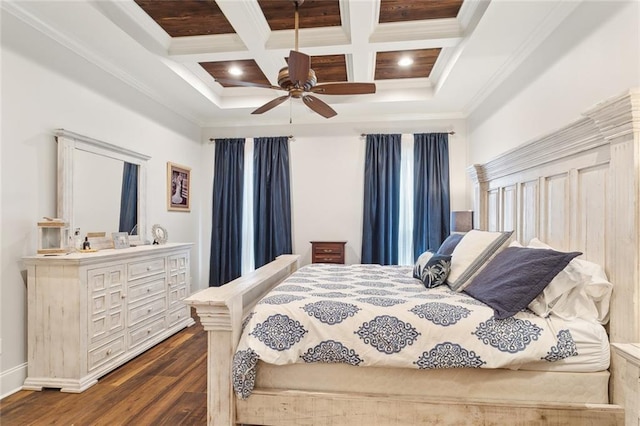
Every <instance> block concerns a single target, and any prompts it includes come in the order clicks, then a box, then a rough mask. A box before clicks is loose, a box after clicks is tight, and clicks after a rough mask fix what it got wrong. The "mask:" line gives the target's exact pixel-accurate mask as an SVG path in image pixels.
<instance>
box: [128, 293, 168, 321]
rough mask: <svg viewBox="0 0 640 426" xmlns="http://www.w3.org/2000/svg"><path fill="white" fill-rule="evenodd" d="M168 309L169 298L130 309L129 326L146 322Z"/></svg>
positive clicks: (163, 297) (164, 297)
mask: <svg viewBox="0 0 640 426" xmlns="http://www.w3.org/2000/svg"><path fill="white" fill-rule="evenodd" d="M166 309H167V296H166V295H162V297H160V298H158V299H155V300H152V301H150V302H147V303H145V304H142V305H140V306H136V307H129V325H130V326H133V325H136V324H139V323H141V322H143V321H145V320H146V319H148V318H151V317H152V316H154V315H156V314H160V313H163V312H165V310H166Z"/></svg>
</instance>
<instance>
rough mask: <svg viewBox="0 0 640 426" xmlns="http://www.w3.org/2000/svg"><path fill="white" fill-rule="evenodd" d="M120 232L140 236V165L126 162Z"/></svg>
mask: <svg viewBox="0 0 640 426" xmlns="http://www.w3.org/2000/svg"><path fill="white" fill-rule="evenodd" d="M118 230H119V231H120V232H126V233H128V234H131V235H138V165H137V164H131V163H127V162H126V161H125V163H124V167H123V169H122V191H121V192H120V224H119V226H118Z"/></svg>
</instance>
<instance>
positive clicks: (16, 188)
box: [0, 13, 203, 396]
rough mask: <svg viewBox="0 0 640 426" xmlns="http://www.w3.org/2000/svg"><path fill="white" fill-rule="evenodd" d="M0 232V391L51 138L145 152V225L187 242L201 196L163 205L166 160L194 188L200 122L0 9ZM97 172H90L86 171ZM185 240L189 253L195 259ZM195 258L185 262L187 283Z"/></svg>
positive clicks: (18, 364)
mask: <svg viewBox="0 0 640 426" xmlns="http://www.w3.org/2000/svg"><path fill="white" fill-rule="evenodd" d="M1 58H2V59H1V60H2V77H1V78H2V80H1V85H2V101H1V102H2V106H1V108H2V129H1V136H2V141H1V153H2V154H1V156H0V158H1V161H2V162H1V170H0V174H1V191H0V194H1V195H0V197H1V198H0V199H1V207H2V215H1V218H0V220H1V232H2V233H1V235H0V261H1V264H0V292H1V293H0V338H1V341H2V353H1V355H0V396H4V395H7V394H8V393H10V392H12V391H15V390H17V389H18V388H19V387H20V386H21V385H22V382H23V380H24V378H25V376H26V360H27V356H26V349H27V348H26V346H27V343H26V318H27V315H26V306H27V301H26V277H25V270H24V267H23V266H22V264H21V257H22V256H24V255H32V254H34V253H35V251H36V235H37V228H36V223H37V222H38V221H39V220H40V219H41V218H42V216H55V214H56V143H55V140H54V137H53V135H52V130H53V129H56V128H65V129H67V130H70V131H73V132H76V133H80V134H84V135H87V136H90V137H93V138H96V139H100V140H103V141H105V142H110V143H112V144H115V145H121V146H126V147H128V148H130V149H132V150H135V151H138V152H141V153H144V154H147V155H150V156H151V159H150V160H149V167H148V186H149V188H148V211H149V212H148V223H149V226H151V225H152V224H154V223H160V224H163V225H164V226H165V227H166V228H167V230H168V232H169V239H170V240H171V241H197V240H198V237H199V232H198V226H199V211H200V210H201V208H202V205H201V200H200V199H199V198H198V197H194V199H193V201H192V212H191V213H181V212H168V211H167V208H166V162H167V161H173V162H177V163H179V164H183V165H187V166H191V167H192V180H193V190H194V193H195V194H197V193H199V192H201V191H202V186H201V185H203V182H202V179H201V174H202V171H201V169H200V155H201V150H202V146H201V143H200V140H201V129H200V128H199V127H198V126H196V125H193V124H192V123H188V122H186V121H185V120H183V119H182V118H179V117H178V116H176V115H175V114H174V113H172V112H170V111H168V110H166V109H164V108H163V107H161V106H159V105H158V104H157V103H155V102H153V101H151V100H150V99H148V98H146V97H144V96H142V95H140V94H139V93H138V92H136V91H134V90H133V89H132V88H131V87H129V86H126V85H124V84H123V83H122V82H120V81H119V80H116V79H115V78H113V77H112V76H111V75H109V74H107V73H104V72H102V71H101V70H99V69H97V68H96V67H95V66H93V65H92V64H90V63H88V62H87V61H85V60H84V59H82V58H79V57H77V56H76V55H75V54H73V53H71V52H70V51H68V50H66V49H65V48H63V47H61V46H59V45H57V44H55V43H53V42H51V41H50V40H49V39H47V38H46V37H43V36H41V35H40V34H39V33H37V32H35V31H33V30H32V29H31V28H30V27H28V26H26V25H25V24H23V23H22V22H20V21H18V20H16V19H15V18H13V17H12V16H11V15H8V14H6V13H3V14H2V51H1ZM93 179H96V180H99V179H100V176H93ZM198 248H199V247H197V246H196V247H195V248H194V259H198V258H199V252H198ZM199 270H200V268H199V265H198V264H197V261H196V262H193V264H192V275H193V279H194V281H195V282H196V283H197V282H199V281H200V277H199V275H198V274H199Z"/></svg>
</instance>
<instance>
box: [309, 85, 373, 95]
mask: <svg viewBox="0 0 640 426" xmlns="http://www.w3.org/2000/svg"><path fill="white" fill-rule="evenodd" d="M311 91H312V92H313V93H318V94H321V95H367V94H370V93H376V85H375V84H374V83H325V84H318V85H317V86H314V87H313V88H311Z"/></svg>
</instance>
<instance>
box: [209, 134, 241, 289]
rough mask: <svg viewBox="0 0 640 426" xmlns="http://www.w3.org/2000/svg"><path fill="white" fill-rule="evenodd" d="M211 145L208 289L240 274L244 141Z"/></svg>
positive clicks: (221, 140)
mask: <svg viewBox="0 0 640 426" xmlns="http://www.w3.org/2000/svg"><path fill="white" fill-rule="evenodd" d="M215 144H216V149H215V169H214V176H213V203H212V204H213V208H212V213H213V214H212V220H211V257H210V261H209V287H219V286H221V285H223V284H225V283H228V282H229V281H231V280H234V279H236V278H238V277H239V276H240V274H241V272H242V191H243V185H244V139H216V140H215Z"/></svg>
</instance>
